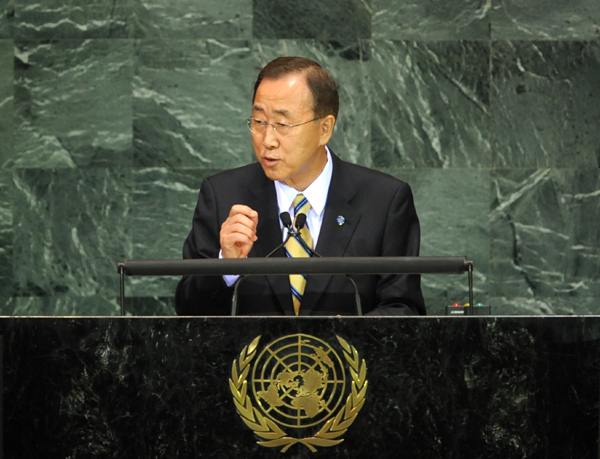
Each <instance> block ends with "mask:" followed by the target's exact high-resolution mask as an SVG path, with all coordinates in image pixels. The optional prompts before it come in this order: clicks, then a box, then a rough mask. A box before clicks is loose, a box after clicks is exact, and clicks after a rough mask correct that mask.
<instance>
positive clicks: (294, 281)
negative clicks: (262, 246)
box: [285, 193, 313, 315]
mask: <svg viewBox="0 0 600 459" xmlns="http://www.w3.org/2000/svg"><path fill="white" fill-rule="evenodd" d="M309 210H310V203H309V202H308V200H307V199H306V198H305V197H304V195H303V194H302V193H300V194H298V195H297V196H296V198H295V199H294V227H296V218H297V217H298V214H306V215H308V211H309ZM300 235H301V236H302V239H304V241H305V242H306V245H308V246H309V247H310V248H311V249H312V246H313V241H312V237H311V235H310V231H308V227H307V226H306V225H304V227H303V228H302V230H300ZM285 251H286V253H287V256H288V257H290V258H298V257H305V258H306V257H310V253H309V252H307V251H306V250H305V249H304V248H303V247H302V246H301V245H300V243H299V242H298V241H297V240H296V239H295V238H293V237H292V238H290V239H289V240H288V241H287V242H286V243H285ZM290 286H291V287H292V302H293V303H294V312H295V313H296V315H298V313H299V312H300V303H302V295H303V294H304V287H305V286H306V276H305V275H304V274H290Z"/></svg>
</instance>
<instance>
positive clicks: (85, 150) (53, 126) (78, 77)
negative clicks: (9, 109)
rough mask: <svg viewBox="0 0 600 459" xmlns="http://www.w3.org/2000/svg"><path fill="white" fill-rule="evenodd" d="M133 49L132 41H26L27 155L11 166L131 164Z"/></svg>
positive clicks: (22, 124) (21, 96)
mask: <svg viewBox="0 0 600 459" xmlns="http://www.w3.org/2000/svg"><path fill="white" fill-rule="evenodd" d="M132 51H133V48H132V46H131V43H130V42H129V41H125V40H123V41H121V40H61V41H58V42H55V43H51V42H50V43H49V42H44V41H30V42H19V43H18V44H17V47H16V50H15V94H16V96H15V102H14V104H15V127H16V128H17V130H16V136H15V150H16V151H18V152H19V153H18V154H14V156H13V158H11V160H9V161H8V162H7V163H5V167H6V166H9V167H37V168H75V167H90V166H94V167H115V166H128V165H131V151H132V129H131V110H132V108H131V77H132V64H131V56H132ZM90 104H92V105H91V106H90Z"/></svg>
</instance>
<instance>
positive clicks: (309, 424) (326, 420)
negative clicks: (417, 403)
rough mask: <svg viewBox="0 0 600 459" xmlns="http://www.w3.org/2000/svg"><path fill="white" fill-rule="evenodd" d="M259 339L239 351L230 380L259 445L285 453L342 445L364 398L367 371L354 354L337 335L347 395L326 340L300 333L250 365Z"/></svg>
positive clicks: (271, 346)
mask: <svg viewBox="0 0 600 459" xmlns="http://www.w3.org/2000/svg"><path fill="white" fill-rule="evenodd" d="M260 338H261V337H260V336H257V337H256V338H255V339H254V340H253V341H252V342H251V343H250V344H249V345H248V346H246V347H244V349H242V352H241V353H240V355H239V359H238V360H234V361H233V366H232V369H231V378H230V379H229V387H230V389H231V393H232V395H233V401H234V402H235V406H236V407H237V411H238V413H239V415H240V417H241V418H242V420H243V421H244V422H245V423H246V425H247V426H248V427H250V428H251V429H252V430H253V431H254V433H255V434H256V435H257V436H258V437H260V438H261V439H262V440H261V441H259V442H258V444H259V445H262V446H267V447H282V450H281V451H282V452H285V451H287V450H288V449H289V448H290V446H292V445H294V444H296V443H301V444H303V445H305V446H306V447H308V448H309V449H310V450H311V451H313V452H315V451H316V447H317V446H334V445H338V444H339V443H341V442H342V441H344V439H343V438H341V437H342V435H344V433H345V432H346V430H348V427H350V425H351V424H352V423H353V422H354V420H355V419H356V415H357V414H358V412H359V411H360V409H361V408H362V407H363V405H364V403H365V395H366V393H367V385H368V381H367V380H366V376H367V366H366V364H365V361H364V360H362V361H361V360H360V358H359V355H358V352H357V351H356V349H355V348H354V347H353V346H351V345H349V344H348V343H347V342H346V341H345V340H343V339H342V338H340V337H339V336H336V338H337V340H338V342H339V344H340V346H341V348H342V351H343V354H344V359H345V360H346V362H347V363H348V367H349V371H350V376H351V377H352V381H351V382H350V387H349V389H348V391H347V390H346V384H347V381H346V373H345V371H344V364H343V361H342V359H340V357H339V355H338V354H337V353H336V352H335V350H334V349H333V348H332V347H331V346H330V345H329V344H327V343H326V342H325V341H323V340H321V339H319V338H316V337H314V336H311V335H304V334H296V335H288V336H284V337H282V338H279V339H277V340H275V341H273V342H272V343H271V344H269V345H267V346H266V347H265V348H264V349H263V351H262V352H261V353H260V355H259V356H258V357H257V358H256V361H255V362H254V364H252V362H253V360H254V358H255V357H256V354H257V348H258V343H259V341H260ZM250 373H251V374H250ZM249 377H250V382H249V381H248V378H249ZM346 392H348V395H347V396H345V394H346ZM289 432H293V433H294V434H295V435H294V436H292V435H290V434H289ZM307 433H308V435H309V436H305V435H306V434H307Z"/></svg>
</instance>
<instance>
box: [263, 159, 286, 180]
mask: <svg viewBox="0 0 600 459" xmlns="http://www.w3.org/2000/svg"><path fill="white" fill-rule="evenodd" d="M260 165H261V166H262V170H263V172H264V173H265V175H266V176H267V178H268V179H271V180H273V181H277V182H281V181H284V180H285V179H286V178H287V177H285V175H284V174H282V173H280V172H278V171H276V170H275V169H274V168H273V167H269V166H265V165H264V164H262V163H261V164H260Z"/></svg>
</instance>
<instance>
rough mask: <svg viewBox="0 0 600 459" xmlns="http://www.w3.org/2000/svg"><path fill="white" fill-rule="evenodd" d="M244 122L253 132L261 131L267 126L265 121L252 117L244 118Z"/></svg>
mask: <svg viewBox="0 0 600 459" xmlns="http://www.w3.org/2000/svg"><path fill="white" fill-rule="evenodd" d="M246 124H248V128H249V129H250V130H251V131H252V132H255V133H258V134H260V133H263V132H265V127H266V126H267V125H266V123H265V122H263V121H260V120H255V119H254V118H248V119H247V120H246Z"/></svg>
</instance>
